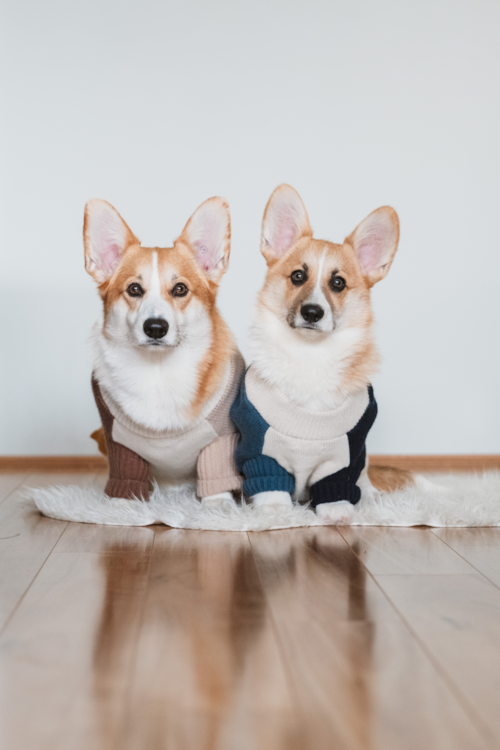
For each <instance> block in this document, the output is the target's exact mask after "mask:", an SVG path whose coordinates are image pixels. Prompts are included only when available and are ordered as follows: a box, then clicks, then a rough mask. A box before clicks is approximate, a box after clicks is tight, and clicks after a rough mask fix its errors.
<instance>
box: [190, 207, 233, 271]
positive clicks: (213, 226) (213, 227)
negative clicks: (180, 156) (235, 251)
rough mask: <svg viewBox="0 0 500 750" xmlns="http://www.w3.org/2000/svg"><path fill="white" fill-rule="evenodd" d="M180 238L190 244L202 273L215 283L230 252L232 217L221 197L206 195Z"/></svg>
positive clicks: (224, 269)
mask: <svg viewBox="0 0 500 750" xmlns="http://www.w3.org/2000/svg"><path fill="white" fill-rule="evenodd" d="M179 240H180V241H181V242H184V243H185V244H187V245H189V247H190V248H191V250H192V251H193V254H194V256H195V258H196V260H197V261H198V263H199V265H200V266H201V268H202V270H203V271H204V273H205V274H206V275H207V276H208V278H209V279H210V280H211V281H214V282H215V283H217V284H218V283H219V281H220V280H221V278H222V276H223V275H224V273H225V272H226V271H227V266H228V263H229V253H230V252H231V216H230V214H229V206H228V204H227V202H226V201H225V200H224V198H217V197H215V198H209V199H208V200H206V201H205V202H204V203H202V204H201V206H198V208H197V209H196V211H195V212H194V214H193V215H192V216H191V218H190V219H189V221H188V223H187V224H186V226H185V227H184V229H183V230H182V234H181V236H180V237H179Z"/></svg>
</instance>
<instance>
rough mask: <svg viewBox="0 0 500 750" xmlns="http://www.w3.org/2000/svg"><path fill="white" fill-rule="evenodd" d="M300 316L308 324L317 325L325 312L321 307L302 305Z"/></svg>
mask: <svg viewBox="0 0 500 750" xmlns="http://www.w3.org/2000/svg"><path fill="white" fill-rule="evenodd" d="M300 314H301V315H302V317H303V318H304V320H305V321H306V323H317V322H318V320H321V318H322V317H323V315H324V314H325V311H324V310H323V308H322V307H320V306H319V305H302V307H301V308H300Z"/></svg>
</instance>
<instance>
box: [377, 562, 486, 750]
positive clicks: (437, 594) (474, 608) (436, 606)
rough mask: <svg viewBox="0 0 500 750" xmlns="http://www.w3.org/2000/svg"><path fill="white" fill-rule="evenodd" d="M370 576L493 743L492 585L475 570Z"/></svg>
mask: <svg viewBox="0 0 500 750" xmlns="http://www.w3.org/2000/svg"><path fill="white" fill-rule="evenodd" d="M376 579H377V581H378V582H379V583H380V585H381V586H382V588H383V590H384V591H385V592H386V593H387V595H388V596H389V597H390V599H391V601H392V602H393V603H394V604H395V606H396V607H397V608H398V610H399V611H400V612H401V614H402V615H403V617H404V618H405V620H406V621H407V622H408V623H409V626H410V628H411V629H412V631H413V632H414V633H415V634H416V635H417V636H418V638H419V639H420V640H421V642H422V643H423V644H425V648H426V650H427V651H428V652H429V653H430V654H431V655H432V657H433V659H434V661H435V663H436V664H439V665H440V668H441V669H442V670H443V671H444V672H445V673H446V674H447V675H448V676H449V678H450V680H451V681H452V682H453V684H454V685H455V688H456V690H457V692H458V693H459V694H460V695H461V700H462V702H463V703H464V704H465V705H468V707H469V710H470V711H472V712H474V715H475V716H477V717H479V720H480V721H481V722H482V725H483V726H484V727H486V728H487V729H488V730H489V732H490V733H491V734H490V736H491V741H492V743H493V746H494V747H498V738H499V737H500V712H499V710H498V696H499V694H500V627H499V625H500V591H499V590H498V588H496V587H495V586H493V585H492V584H491V583H490V582H489V581H487V580H486V579H485V578H483V577H482V576H481V575H479V574H476V573H475V574H474V575H427V576H419V575H400V576H394V575H381V576H376ZM495 737H496V740H495V741H494V740H493V738H495ZM471 747H473V745H471Z"/></svg>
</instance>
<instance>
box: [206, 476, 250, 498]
mask: <svg viewBox="0 0 500 750" xmlns="http://www.w3.org/2000/svg"><path fill="white" fill-rule="evenodd" d="M242 484H243V480H242V478H241V477H240V476H239V475H236V474H235V475H234V476H232V477H222V478H221V479H198V485H197V488H196V494H197V495H198V497H210V496H211V495H219V494H220V493H221V492H231V490H241V486H242Z"/></svg>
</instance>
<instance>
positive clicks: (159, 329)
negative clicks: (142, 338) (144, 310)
mask: <svg viewBox="0 0 500 750" xmlns="http://www.w3.org/2000/svg"><path fill="white" fill-rule="evenodd" d="M143 329H144V333H145V334H146V336H149V338H150V339H162V338H163V337H164V336H166V335H167V332H168V323H167V321H166V320H164V319H163V318H148V319H147V320H146V321H145V323H144V326H143Z"/></svg>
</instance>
